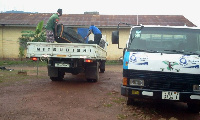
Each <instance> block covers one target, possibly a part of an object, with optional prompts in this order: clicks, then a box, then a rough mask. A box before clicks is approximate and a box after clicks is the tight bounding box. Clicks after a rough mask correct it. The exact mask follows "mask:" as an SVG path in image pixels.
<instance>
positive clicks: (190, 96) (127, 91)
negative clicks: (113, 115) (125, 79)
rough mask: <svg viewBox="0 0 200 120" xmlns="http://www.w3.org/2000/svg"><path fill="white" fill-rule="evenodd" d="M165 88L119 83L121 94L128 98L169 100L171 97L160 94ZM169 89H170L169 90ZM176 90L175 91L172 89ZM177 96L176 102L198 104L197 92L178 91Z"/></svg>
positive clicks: (199, 102)
mask: <svg viewBox="0 0 200 120" xmlns="http://www.w3.org/2000/svg"><path fill="white" fill-rule="evenodd" d="M166 91H167V90H165V91H163V90H151V89H141V88H133V87H127V86H123V85H121V95H123V96H126V97H129V98H142V99H146V98H148V99H155V100H171V99H163V98H162V94H163V92H166ZM169 91H170V90H169ZM173 92H176V91H173ZM178 93H179V98H178V100H174V101H177V102H187V103H198V104H200V93H198V92H178Z"/></svg>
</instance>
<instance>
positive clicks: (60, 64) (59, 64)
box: [55, 63, 70, 67]
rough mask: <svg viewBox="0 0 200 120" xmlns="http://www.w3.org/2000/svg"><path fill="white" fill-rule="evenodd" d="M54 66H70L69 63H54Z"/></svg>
mask: <svg viewBox="0 0 200 120" xmlns="http://www.w3.org/2000/svg"><path fill="white" fill-rule="evenodd" d="M55 67H70V65H69V64H64V63H55Z"/></svg>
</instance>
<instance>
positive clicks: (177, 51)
mask: <svg viewBox="0 0 200 120" xmlns="http://www.w3.org/2000/svg"><path fill="white" fill-rule="evenodd" d="M164 51H168V52H175V53H185V52H184V51H183V50H164Z"/></svg>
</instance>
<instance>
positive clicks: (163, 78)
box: [123, 70, 200, 92]
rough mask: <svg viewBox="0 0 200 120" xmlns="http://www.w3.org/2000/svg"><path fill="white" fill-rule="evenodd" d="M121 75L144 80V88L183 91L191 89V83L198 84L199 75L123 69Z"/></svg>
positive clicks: (199, 80)
mask: <svg viewBox="0 0 200 120" xmlns="http://www.w3.org/2000/svg"><path fill="white" fill-rule="evenodd" d="M123 75H124V76H127V77H128V78H132V79H143V80H145V86H144V89H153V90H174V91H180V92H184V91H192V89H193V88H192V86H193V84H200V75H194V74H183V73H167V72H166V73H165V72H155V71H137V70H124V72H123Z"/></svg>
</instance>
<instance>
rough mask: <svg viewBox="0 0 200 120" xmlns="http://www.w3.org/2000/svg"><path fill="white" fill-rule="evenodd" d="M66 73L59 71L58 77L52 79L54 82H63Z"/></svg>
mask: <svg viewBox="0 0 200 120" xmlns="http://www.w3.org/2000/svg"><path fill="white" fill-rule="evenodd" d="M64 75H65V73H64V72H61V71H58V77H50V79H51V80H52V81H62V80H63V78H64Z"/></svg>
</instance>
